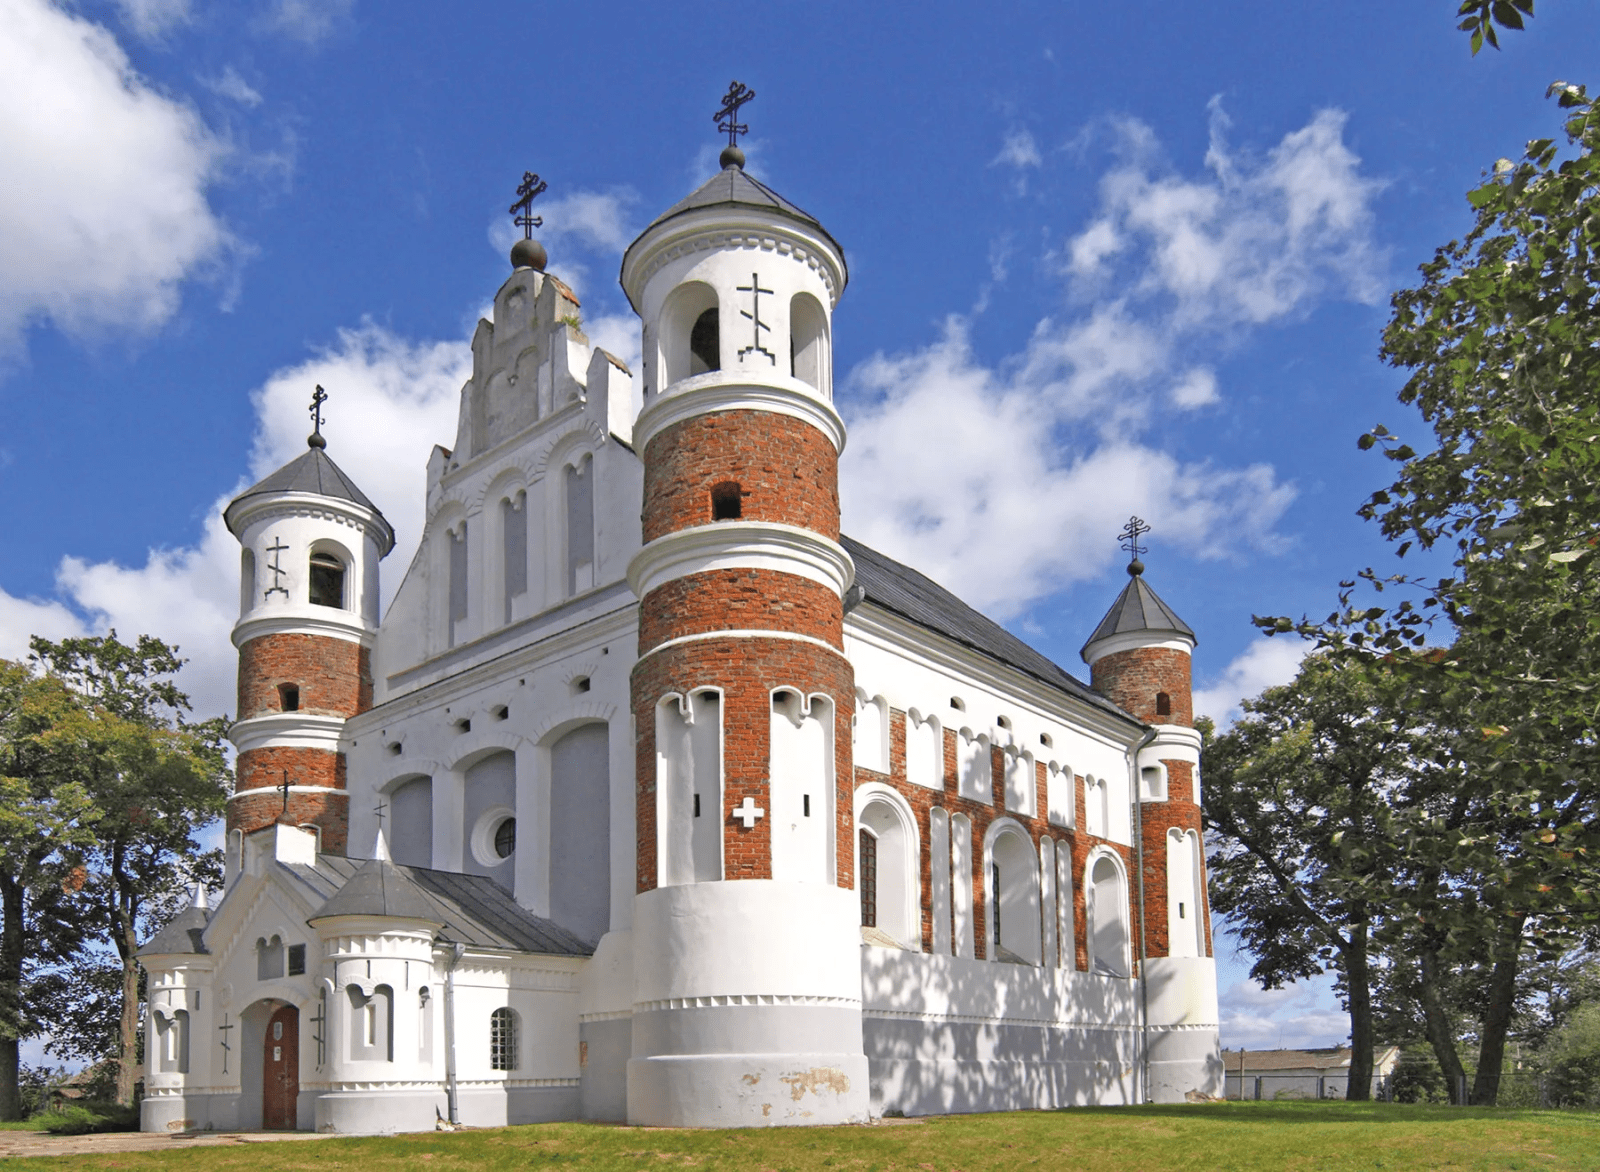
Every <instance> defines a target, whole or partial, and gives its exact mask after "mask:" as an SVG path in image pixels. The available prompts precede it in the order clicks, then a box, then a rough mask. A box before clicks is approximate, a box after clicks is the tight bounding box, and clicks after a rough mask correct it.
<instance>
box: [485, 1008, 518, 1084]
mask: <svg viewBox="0 0 1600 1172" xmlns="http://www.w3.org/2000/svg"><path fill="white" fill-rule="evenodd" d="M516 1068H517V1015H516V1013H515V1012H513V1011H512V1010H511V1009H509V1008H507V1007H506V1006H504V1005H502V1006H501V1007H500V1008H499V1009H497V1010H495V1011H494V1012H493V1013H491V1014H490V1015H489V1069H490V1070H515V1069H516Z"/></svg>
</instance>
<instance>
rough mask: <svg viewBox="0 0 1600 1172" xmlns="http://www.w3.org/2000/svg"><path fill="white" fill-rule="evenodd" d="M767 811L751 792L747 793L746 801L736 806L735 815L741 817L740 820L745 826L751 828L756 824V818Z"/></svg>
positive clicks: (747, 828)
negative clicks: (758, 803) (757, 803)
mask: <svg viewBox="0 0 1600 1172" xmlns="http://www.w3.org/2000/svg"><path fill="white" fill-rule="evenodd" d="M765 813H766V811H765V810H763V809H762V808H761V807H760V806H758V805H756V800H755V799H754V798H752V797H751V796H750V795H749V794H746V795H745V798H744V803H743V804H742V805H739V806H736V807H735V808H734V811H733V816H734V817H735V818H737V819H739V821H741V822H743V823H744V828H745V829H746V830H749V829H750V828H751V827H752V826H754V825H755V824H756V819H757V818H760V817H761V815H763V814H765Z"/></svg>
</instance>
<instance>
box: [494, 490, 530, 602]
mask: <svg viewBox="0 0 1600 1172" xmlns="http://www.w3.org/2000/svg"><path fill="white" fill-rule="evenodd" d="M527 501H528V494H527V493H525V492H519V493H517V494H516V496H515V497H511V498H507V499H504V500H502V501H501V502H500V535H501V546H502V553H503V554H504V557H505V596H506V598H505V621H506V622H508V623H509V622H510V621H511V620H512V619H513V618H514V617H515V609H516V601H515V600H516V599H518V598H521V597H522V596H523V595H525V594H527V593H528V510H527V507H526V506H527Z"/></svg>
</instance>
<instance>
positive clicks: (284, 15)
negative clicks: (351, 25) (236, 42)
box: [263, 0, 356, 45]
mask: <svg viewBox="0 0 1600 1172" xmlns="http://www.w3.org/2000/svg"><path fill="white" fill-rule="evenodd" d="M355 6H356V3H355V0H275V2H274V3H273V4H272V6H271V7H270V8H269V9H268V10H267V12H266V14H265V16H264V17H263V24H264V25H265V26H266V27H267V28H269V29H271V30H273V31H274V32H280V33H283V34H284V35H285V36H288V37H292V38H293V39H295V40H297V41H304V42H305V43H306V44H308V45H314V44H316V43H317V42H318V41H320V40H322V39H323V38H324V37H327V36H328V35H329V34H331V33H332V32H333V31H334V30H335V29H337V28H338V27H339V26H340V25H342V24H344V23H345V22H346V21H348V20H349V19H350V15H351V13H352V12H354V10H355Z"/></svg>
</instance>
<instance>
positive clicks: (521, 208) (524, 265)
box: [510, 171, 550, 273]
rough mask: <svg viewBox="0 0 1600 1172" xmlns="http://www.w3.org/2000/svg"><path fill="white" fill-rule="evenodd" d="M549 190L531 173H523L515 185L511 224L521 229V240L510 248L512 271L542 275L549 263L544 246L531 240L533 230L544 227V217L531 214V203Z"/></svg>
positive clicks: (548, 186)
mask: <svg viewBox="0 0 1600 1172" xmlns="http://www.w3.org/2000/svg"><path fill="white" fill-rule="evenodd" d="M549 188H550V185H549V184H548V183H546V182H545V181H544V180H543V179H540V178H539V177H538V176H537V175H535V174H534V173H533V172H532V171H524V172H523V173H522V182H521V183H519V184H517V202H516V203H514V204H512V205H511V209H510V210H511V215H512V217H513V218H512V220H511V222H512V223H513V224H515V225H516V226H517V227H519V228H521V229H522V239H521V240H519V241H517V242H516V243H515V244H513V245H512V246H511V267H512V268H514V269H537V270H538V271H539V272H541V273H542V272H544V266H545V265H546V264H548V263H549V262H550V255H549V254H548V253H547V252H545V250H544V245H542V244H540V243H539V242H538V241H537V240H535V239H534V238H533V230H534V229H535V228H542V227H544V217H543V216H536V215H534V214H533V201H534V200H536V199H538V198H539V196H540V195H541V194H543V193H544V192H545V191H547V190H549Z"/></svg>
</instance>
